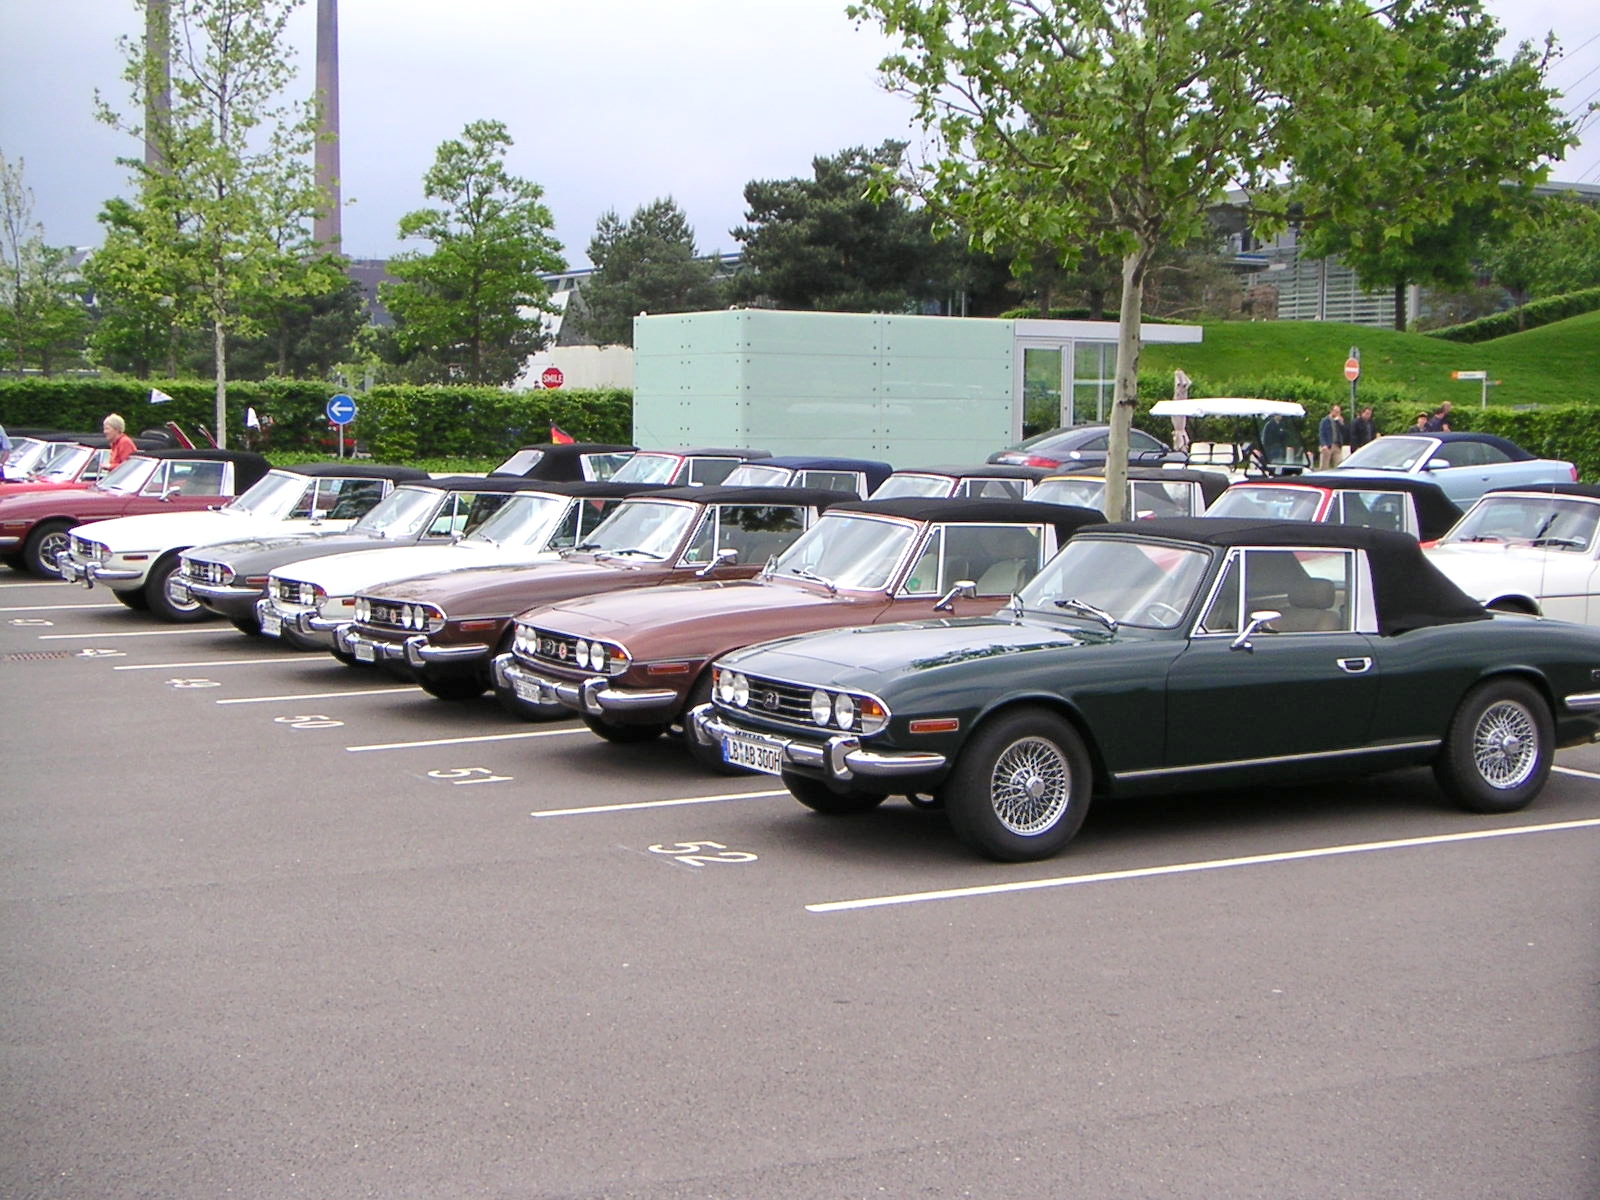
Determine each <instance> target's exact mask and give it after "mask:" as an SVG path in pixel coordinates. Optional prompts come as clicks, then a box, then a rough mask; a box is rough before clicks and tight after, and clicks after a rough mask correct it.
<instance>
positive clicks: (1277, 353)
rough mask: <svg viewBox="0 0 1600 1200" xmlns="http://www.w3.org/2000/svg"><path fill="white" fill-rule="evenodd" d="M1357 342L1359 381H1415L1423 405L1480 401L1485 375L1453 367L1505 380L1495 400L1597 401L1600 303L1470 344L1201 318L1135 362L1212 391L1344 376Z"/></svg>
mask: <svg viewBox="0 0 1600 1200" xmlns="http://www.w3.org/2000/svg"><path fill="white" fill-rule="evenodd" d="M1351 346H1357V347H1359V348H1360V350H1361V379H1362V382H1363V383H1368V382H1370V383H1373V384H1377V385H1379V386H1380V387H1382V388H1383V389H1384V390H1385V392H1388V391H1390V390H1391V389H1393V388H1394V387H1395V386H1397V385H1398V386H1404V387H1406V388H1409V389H1411V390H1412V392H1413V393H1414V394H1415V396H1416V397H1417V398H1418V400H1419V401H1422V402H1425V403H1423V404H1420V405H1419V407H1431V406H1434V405H1437V404H1439V403H1440V402H1441V401H1444V400H1450V401H1453V402H1454V403H1455V404H1457V405H1476V404H1477V403H1478V400H1479V398H1480V395H1481V391H1480V389H1481V387H1482V385H1481V384H1480V383H1478V382H1477V381H1471V382H1468V381H1457V380H1452V379H1451V378H1450V372H1451V371H1487V372H1489V378H1490V379H1491V380H1499V381H1500V383H1499V386H1492V387H1490V388H1489V403H1491V404H1507V405H1517V406H1522V405H1530V404H1567V403H1573V402H1576V401H1600V312H1592V313H1585V314H1583V315H1582V316H1577V317H1569V318H1568V319H1567V320H1565V321H1558V322H1556V323H1554V324H1552V325H1545V326H1542V327H1540V328H1538V329H1530V330H1528V331H1527V332H1525V333H1517V334H1511V335H1510V336H1507V337H1502V338H1497V339H1495V340H1494V341H1491V342H1478V343H1475V344H1472V345H1466V344H1463V343H1460V342H1446V341H1441V340H1440V339H1439V338H1432V337H1428V336H1426V335H1425V334H1417V333H1395V332H1394V331H1393V330H1388V329H1373V328H1371V327H1369V326H1365V325H1346V324H1342V323H1338V322H1329V321H1228V322H1219V323H1216V324H1210V325H1207V326H1206V327H1205V340H1204V341H1203V342H1201V343H1200V345H1198V346H1146V347H1145V349H1144V352H1143V354H1142V355H1141V356H1140V360H1139V368H1140V374H1142V375H1148V374H1152V373H1153V374H1158V375H1167V376H1169V377H1170V375H1171V373H1172V371H1173V370H1174V368H1177V367H1182V368H1183V369H1184V370H1185V371H1187V372H1188V373H1189V376H1190V378H1191V379H1193V380H1194V383H1195V392H1196V394H1197V395H1204V394H1205V392H1207V391H1209V392H1211V393H1212V394H1213V395H1215V394H1217V391H1216V388H1217V385H1219V384H1223V383H1226V382H1227V381H1229V380H1244V379H1262V378H1264V377H1267V376H1281V375H1298V376H1305V377H1307V378H1311V379H1316V380H1319V381H1320V380H1325V381H1327V382H1328V383H1329V384H1331V385H1334V386H1343V385H1344V360H1345V358H1346V356H1347V355H1348V354H1349V352H1350V347H1351ZM1211 381H1216V382H1215V383H1212V382H1211Z"/></svg>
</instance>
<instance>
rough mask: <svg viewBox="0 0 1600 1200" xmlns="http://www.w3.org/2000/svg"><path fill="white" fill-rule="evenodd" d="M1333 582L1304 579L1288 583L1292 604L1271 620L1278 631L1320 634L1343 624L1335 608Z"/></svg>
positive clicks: (1290, 602) (1338, 627) (1340, 627)
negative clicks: (1274, 619)
mask: <svg viewBox="0 0 1600 1200" xmlns="http://www.w3.org/2000/svg"><path fill="white" fill-rule="evenodd" d="M1334 595H1335V593H1334V590H1333V582H1332V581H1331V580H1328V579H1309V578H1308V579H1302V580H1297V581H1296V582H1294V583H1291V584H1290V585H1289V604H1288V606H1287V607H1286V608H1285V609H1284V611H1283V615H1282V616H1280V617H1279V618H1278V619H1277V620H1276V621H1274V622H1272V627H1273V628H1274V629H1276V630H1277V631H1278V632H1279V633H1319V632H1327V631H1331V630H1336V629H1342V628H1343V627H1344V622H1343V620H1341V619H1340V616H1339V613H1338V612H1336V611H1335V610H1334V607H1333V601H1334Z"/></svg>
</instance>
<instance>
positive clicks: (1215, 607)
mask: <svg viewBox="0 0 1600 1200" xmlns="http://www.w3.org/2000/svg"><path fill="white" fill-rule="evenodd" d="M1240 574H1241V567H1240V565H1239V556H1238V554H1236V553H1235V554H1230V555H1229V556H1228V565H1227V566H1225V567H1224V568H1223V569H1222V580H1221V582H1220V583H1218V585H1217V590H1216V592H1215V594H1214V595H1213V596H1212V598H1211V605H1210V607H1209V608H1207V609H1206V612H1205V616H1203V617H1201V618H1200V624H1199V626H1198V627H1197V628H1196V632H1197V633H1238V632H1239V576H1240Z"/></svg>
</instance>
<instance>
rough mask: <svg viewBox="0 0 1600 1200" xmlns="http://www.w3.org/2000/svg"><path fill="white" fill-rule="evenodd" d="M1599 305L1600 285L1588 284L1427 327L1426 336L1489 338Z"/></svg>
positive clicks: (1463, 339)
mask: <svg viewBox="0 0 1600 1200" xmlns="http://www.w3.org/2000/svg"><path fill="white" fill-rule="evenodd" d="M1596 309H1600V288H1585V289H1584V290H1583V291H1581V292H1568V293H1566V294H1565V295H1563V296H1551V297H1550V298H1549V299H1548V300H1535V301H1534V302H1533V303H1532V304H1524V305H1523V306H1522V307H1521V308H1512V309H1507V310H1506V311H1505V312H1497V313H1491V314H1490V315H1489V316H1487V317H1479V318H1478V319H1477V320H1476V321H1465V322H1463V323H1462V324H1460V325H1446V326H1445V327H1444V328H1443V329H1430V330H1428V331H1427V336H1428V337H1436V338H1443V339H1444V340H1445V341H1447V342H1488V341H1492V340H1493V339H1495V338H1497V337H1505V336H1506V335H1507V334H1508V333H1521V332H1522V331H1523V330H1526V329H1537V328H1538V327H1539V326H1540V325H1549V324H1552V323H1553V322H1556V321H1565V320H1566V319H1567V318H1568V317H1576V316H1580V315H1582V314H1583V313H1587V312H1594V311H1595V310H1596Z"/></svg>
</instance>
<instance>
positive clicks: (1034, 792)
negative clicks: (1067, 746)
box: [989, 737, 1072, 836]
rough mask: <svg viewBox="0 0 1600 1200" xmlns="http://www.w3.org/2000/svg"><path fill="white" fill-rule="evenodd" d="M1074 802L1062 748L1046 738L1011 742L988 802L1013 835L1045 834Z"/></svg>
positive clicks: (1000, 761) (998, 766)
mask: <svg viewBox="0 0 1600 1200" xmlns="http://www.w3.org/2000/svg"><path fill="white" fill-rule="evenodd" d="M1071 799H1072V770H1071V767H1070V766H1069V765H1068V763H1067V758H1066V755H1064V754H1062V752H1061V749H1060V747H1058V746H1056V745H1055V744H1054V743H1053V742H1050V741H1049V740H1047V739H1045V738H1037V737H1029V738H1021V739H1019V740H1018V741H1015V742H1012V743H1011V745H1009V746H1007V747H1006V748H1005V750H1004V751H1003V752H1002V753H1001V755H1000V757H999V759H998V761H996V763H995V765H994V771H993V773H992V775H991V776H990V782H989V800H990V804H991V805H992V806H993V808H994V814H995V816H996V817H998V818H999V820H1000V824H1002V825H1003V826H1005V827H1006V828H1007V829H1008V830H1010V831H1011V832H1012V833H1015V834H1020V835H1023V836H1031V835H1034V834H1039V833H1043V832H1044V831H1046V830H1047V829H1049V828H1050V827H1051V826H1053V825H1055V824H1056V822H1058V821H1059V820H1060V819H1061V816H1062V814H1063V813H1065V812H1066V811H1067V805H1068V803H1069V802H1070V801H1071Z"/></svg>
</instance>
